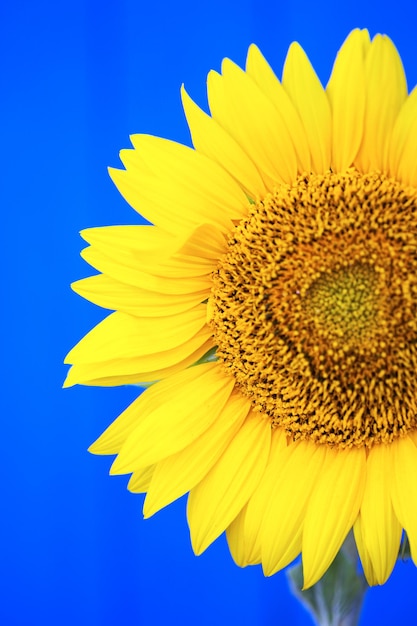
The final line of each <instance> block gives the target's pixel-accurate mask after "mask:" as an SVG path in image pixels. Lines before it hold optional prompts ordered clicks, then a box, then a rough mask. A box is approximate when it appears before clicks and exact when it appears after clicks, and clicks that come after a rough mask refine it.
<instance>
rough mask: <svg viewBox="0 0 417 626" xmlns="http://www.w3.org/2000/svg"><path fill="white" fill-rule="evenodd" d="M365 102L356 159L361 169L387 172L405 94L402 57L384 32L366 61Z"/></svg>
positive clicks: (378, 37)
mask: <svg viewBox="0 0 417 626" xmlns="http://www.w3.org/2000/svg"><path fill="white" fill-rule="evenodd" d="M365 84H366V105H365V120H364V127H363V129H364V132H363V138H362V143H361V146H360V149H359V153H358V155H357V157H356V159H355V165H356V166H357V167H358V169H359V170H360V171H361V172H369V171H370V170H380V171H383V172H388V155H389V153H388V148H389V145H390V141H391V133H392V129H393V127H394V122H395V120H396V118H397V116H398V113H399V111H400V108H401V106H402V104H403V102H404V101H405V99H406V97H407V84H406V79H405V74H404V69H403V66H402V63H401V58H400V56H399V54H398V52H397V50H396V48H395V46H394V44H393V43H392V41H391V40H390V39H389V38H388V37H387V36H386V35H376V37H375V38H374V39H373V41H372V43H371V46H370V48H369V51H368V53H367V56H366V61H365Z"/></svg>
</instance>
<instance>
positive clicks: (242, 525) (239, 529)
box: [227, 428, 290, 567]
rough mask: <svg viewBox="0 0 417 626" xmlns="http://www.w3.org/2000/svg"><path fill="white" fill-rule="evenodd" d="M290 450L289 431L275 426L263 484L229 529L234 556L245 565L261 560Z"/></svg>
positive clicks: (229, 539)
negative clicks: (264, 530)
mask: <svg viewBox="0 0 417 626" xmlns="http://www.w3.org/2000/svg"><path fill="white" fill-rule="evenodd" d="M289 454H290V452H289V451H288V450H287V440H286V434H285V431H283V430H281V429H278V428H275V429H274V430H273V431H272V434H271V449H270V455H269V459H268V464H267V466H266V469H265V472H264V474H263V476H262V478H261V480H260V481H259V485H258V486H257V488H256V489H255V491H254V493H253V494H252V496H251V497H250V499H249V501H248V503H247V504H246V506H245V507H244V509H243V510H242V511H241V513H239V515H238V518H237V519H236V520H235V521H234V522H233V523H232V524H231V526H230V528H228V531H227V540H228V542H229V546H230V550H231V552H232V556H233V558H234V559H235V561H236V562H237V563H238V565H240V566H241V567H244V566H246V565H254V564H255V563H260V562H261V537H260V535H261V533H260V528H261V526H262V523H263V519H264V514H265V511H266V509H267V508H268V505H269V502H270V497H271V493H272V491H273V489H274V487H275V483H276V481H277V476H279V468H280V467H281V465H282V463H283V462H284V460H285V459H287V458H288V455H289ZM236 533H240V534H241V537H237V536H236Z"/></svg>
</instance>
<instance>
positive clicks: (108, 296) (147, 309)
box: [71, 274, 207, 317]
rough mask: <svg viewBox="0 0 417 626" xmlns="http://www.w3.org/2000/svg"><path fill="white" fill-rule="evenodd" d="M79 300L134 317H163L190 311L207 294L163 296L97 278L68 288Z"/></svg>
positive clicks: (109, 278) (115, 281)
mask: <svg viewBox="0 0 417 626" xmlns="http://www.w3.org/2000/svg"><path fill="white" fill-rule="evenodd" d="M71 287H72V289H73V290H74V291H75V292H76V293H78V294H79V295H80V296H82V297H83V298H85V299H86V300H89V301H90V302H94V304H97V305H98V306H101V307H103V308H105V309H112V310H117V311H121V312H122V313H128V314H129V315H133V316H136V317H167V316H170V315H177V314H179V313H183V312H184V311H187V310H189V309H192V308H194V307H195V306H196V305H198V304H199V303H201V302H203V300H205V299H206V298H207V292H204V291H202V292H200V293H199V292H197V293H190V294H187V293H186V294H164V293H156V292H154V291H148V290H146V289H140V288H139V287H135V286H133V285H127V284H125V283H121V282H119V281H118V280H115V279H114V278H111V277H110V276H105V275H104V274H98V275H96V276H90V277H89V278H83V279H82V280H78V281H76V282H75V283H72V285H71Z"/></svg>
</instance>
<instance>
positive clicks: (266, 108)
mask: <svg viewBox="0 0 417 626" xmlns="http://www.w3.org/2000/svg"><path fill="white" fill-rule="evenodd" d="M222 72H223V76H222V77H221V78H220V77H219V78H216V74H215V73H213V72H211V73H210V74H209V76H208V83H207V87H208V97H209V105H210V110H211V113H212V115H213V118H214V119H216V120H217V121H218V122H219V123H220V124H221V125H222V126H223V127H224V128H225V129H226V130H227V132H228V133H230V134H231V135H232V136H233V137H234V139H235V140H236V141H237V142H238V143H239V145H241V146H242V148H243V149H244V151H245V152H246V153H247V154H249V155H250V156H251V157H252V159H253V161H254V162H255V163H256V165H257V167H258V169H259V170H260V172H261V174H262V176H263V178H264V180H265V176H266V177H267V178H266V180H268V179H270V180H272V181H274V182H275V183H282V182H288V183H292V182H293V181H294V180H295V178H296V175H297V161H296V157H295V152H294V148H293V145H292V141H291V135H290V131H289V129H288V128H287V127H286V126H285V123H284V122H283V120H282V119H281V117H280V115H279V114H278V112H277V110H276V108H275V107H274V105H273V104H272V102H271V101H270V100H269V99H268V98H267V97H266V96H265V95H264V94H263V93H262V91H261V90H260V89H259V87H258V86H257V85H256V83H255V82H254V81H253V80H252V79H251V78H250V76H248V75H247V74H245V72H244V71H243V70H241V69H240V68H239V67H238V66H237V65H235V64H234V63H232V61H230V60H229V59H225V60H224V61H223V64H222ZM219 79H220V83H219ZM218 84H220V88H223V90H224V98H222V97H221V91H219V89H218ZM223 100H226V102H227V106H226V111H230V115H229V118H226V116H225V114H224V111H223V110H221V107H222V103H223ZM264 175H265V176H264Z"/></svg>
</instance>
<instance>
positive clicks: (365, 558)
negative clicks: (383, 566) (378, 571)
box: [353, 513, 378, 587]
mask: <svg viewBox="0 0 417 626" xmlns="http://www.w3.org/2000/svg"><path fill="white" fill-rule="evenodd" d="M353 534H354V536H355V542H356V547H357V548H358V553H359V557H360V560H361V563H362V567H363V573H364V574H365V578H366V580H367V582H368V585H370V586H371V587H372V586H373V585H377V584H378V581H377V579H376V576H375V572H374V568H373V565H372V561H371V557H370V555H369V552H368V548H367V546H366V543H365V542H364V540H363V533H362V518H361V514H360V513H359V515H358V517H357V518H356V521H355V524H354V526H353Z"/></svg>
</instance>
